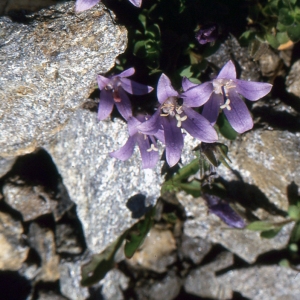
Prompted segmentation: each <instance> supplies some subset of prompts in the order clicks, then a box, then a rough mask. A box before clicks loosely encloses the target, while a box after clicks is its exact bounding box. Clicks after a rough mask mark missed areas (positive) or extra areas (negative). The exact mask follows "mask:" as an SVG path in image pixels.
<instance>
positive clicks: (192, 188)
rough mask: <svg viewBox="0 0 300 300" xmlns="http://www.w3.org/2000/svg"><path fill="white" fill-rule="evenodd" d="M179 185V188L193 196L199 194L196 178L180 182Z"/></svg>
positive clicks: (198, 184)
mask: <svg viewBox="0 0 300 300" xmlns="http://www.w3.org/2000/svg"><path fill="white" fill-rule="evenodd" d="M179 187H180V189H181V190H183V191H185V192H186V193H187V194H189V195H192V196H193V197H195V198H196V197H199V196H200V195H201V189H200V183H199V181H197V180H193V181H191V182H188V183H180V184H179Z"/></svg>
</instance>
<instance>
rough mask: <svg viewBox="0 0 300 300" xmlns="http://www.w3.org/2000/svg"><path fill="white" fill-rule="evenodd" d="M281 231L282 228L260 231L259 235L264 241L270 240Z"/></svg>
mask: <svg viewBox="0 0 300 300" xmlns="http://www.w3.org/2000/svg"><path fill="white" fill-rule="evenodd" d="M281 229H282V227H278V228H274V229H270V230H266V231H262V232H261V233H260V236H261V237H262V238H265V239H272V238H274V237H275V236H276V235H277V234H278V233H279V232H280V230H281Z"/></svg>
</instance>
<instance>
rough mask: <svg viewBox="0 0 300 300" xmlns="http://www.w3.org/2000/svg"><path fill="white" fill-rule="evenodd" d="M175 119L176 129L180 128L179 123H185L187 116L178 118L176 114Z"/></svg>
mask: <svg viewBox="0 0 300 300" xmlns="http://www.w3.org/2000/svg"><path fill="white" fill-rule="evenodd" d="M175 118H176V120H177V127H181V122H182V121H185V120H186V119H187V116H183V117H180V116H179V115H177V114H176V115H175Z"/></svg>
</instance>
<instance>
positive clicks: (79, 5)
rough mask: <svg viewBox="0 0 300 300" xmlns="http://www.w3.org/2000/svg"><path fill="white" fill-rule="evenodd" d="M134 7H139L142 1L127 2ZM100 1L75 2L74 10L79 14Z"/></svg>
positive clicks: (131, 0) (81, 0)
mask: <svg viewBox="0 0 300 300" xmlns="http://www.w3.org/2000/svg"><path fill="white" fill-rule="evenodd" d="M129 1H130V2H131V3H132V4H133V5H134V6H136V7H141V5H142V0H129ZM98 2H100V0H77V1H76V6H75V10H76V11H77V12H81V11H84V10H87V9H90V8H92V7H93V6H95V5H96V4H97V3H98Z"/></svg>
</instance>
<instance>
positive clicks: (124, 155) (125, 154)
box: [109, 135, 137, 161]
mask: <svg viewBox="0 0 300 300" xmlns="http://www.w3.org/2000/svg"><path fill="white" fill-rule="evenodd" d="M136 138H137V136H136V135H134V136H130V137H129V138H128V140H127V142H126V143H125V145H124V146H123V147H121V148H120V149H119V150H117V151H114V152H111V153H109V156H110V157H115V158H117V159H120V160H123V161H125V160H127V159H128V158H130V157H131V156H132V154H133V150H134V146H135V144H136Z"/></svg>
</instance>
